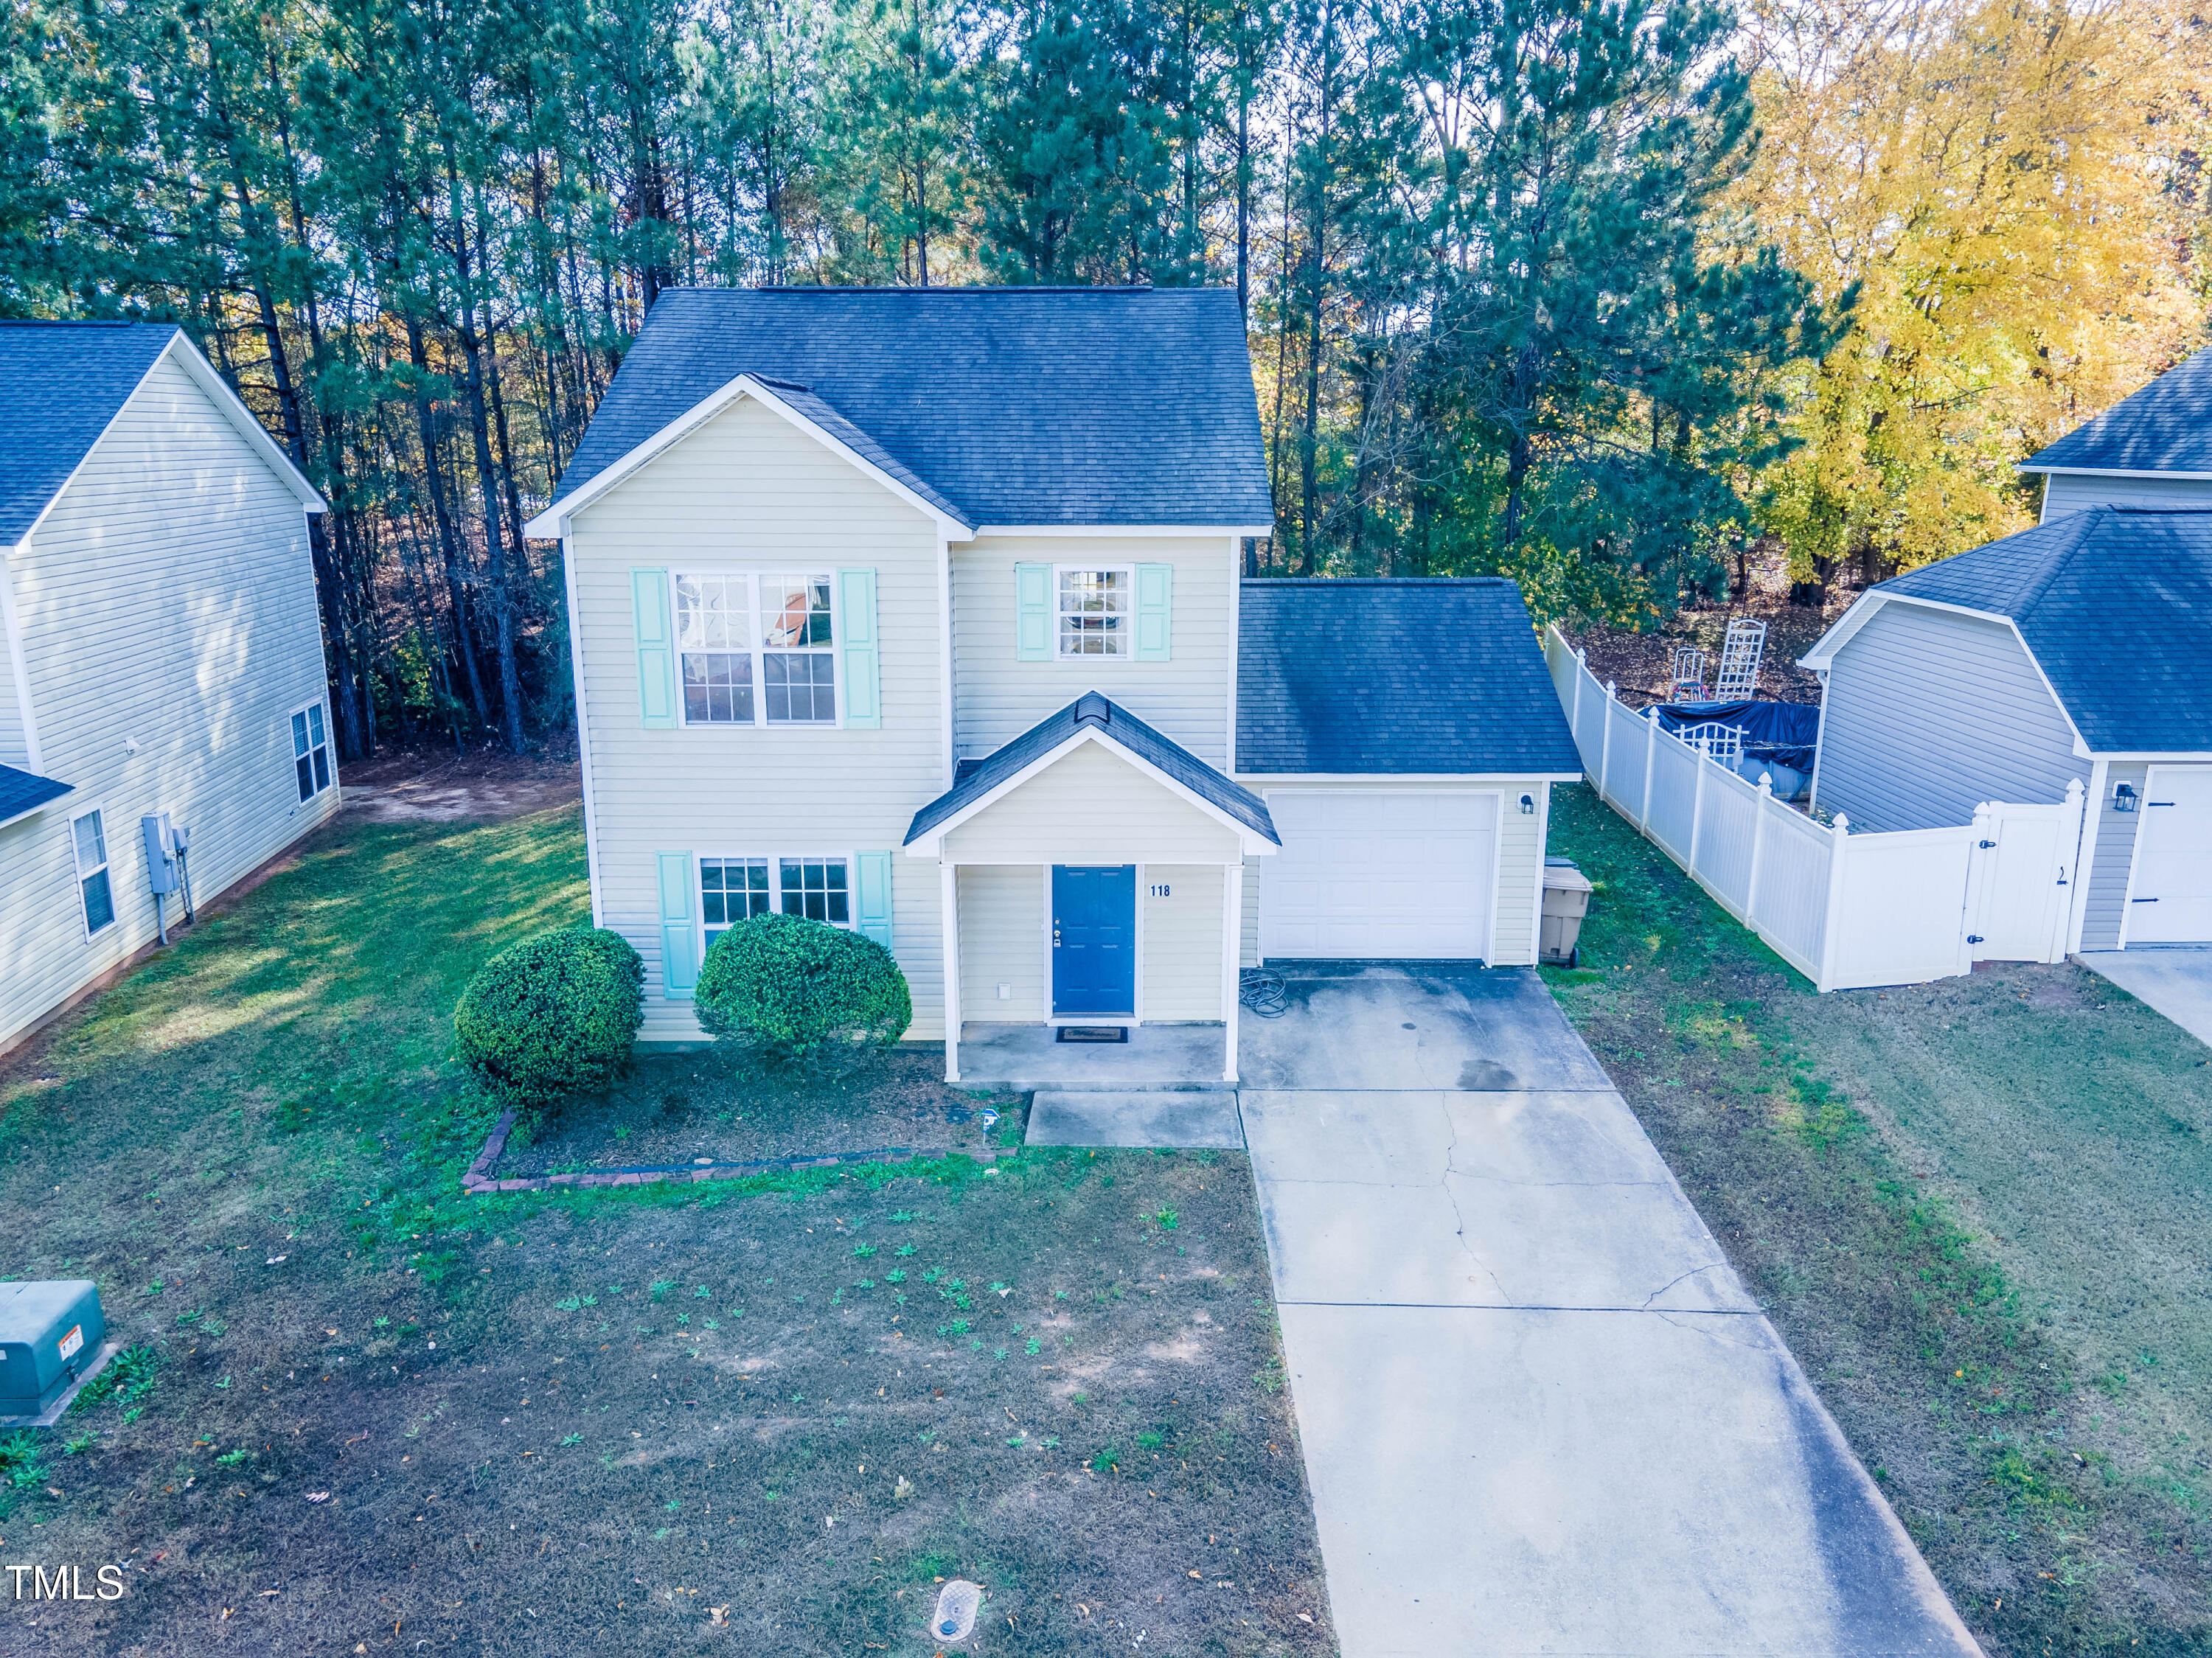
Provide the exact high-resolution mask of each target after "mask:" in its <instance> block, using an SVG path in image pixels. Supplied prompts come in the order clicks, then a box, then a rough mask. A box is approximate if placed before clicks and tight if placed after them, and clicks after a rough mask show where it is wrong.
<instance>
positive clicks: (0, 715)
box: [0, 553, 31, 767]
mask: <svg viewBox="0 0 2212 1658" xmlns="http://www.w3.org/2000/svg"><path fill="white" fill-rule="evenodd" d="M8 580H9V574H8V555H7V554H5V553H0V585H4V584H6V583H7V582H8ZM6 597H7V595H6V594H5V593H4V592H0V600H4V599H5V598H6ZM6 614H7V612H6V610H4V609H0V766H17V767H28V766H29V765H30V763H31V745H30V735H29V731H28V728H27V726H25V725H24V723H23V709H22V706H21V702H20V701H18V700H17V698H16V695H15V657H14V655H13V654H12V653H10V650H9V644H8V629H7V628H6V626H5V625H4V618H5V616H6Z"/></svg>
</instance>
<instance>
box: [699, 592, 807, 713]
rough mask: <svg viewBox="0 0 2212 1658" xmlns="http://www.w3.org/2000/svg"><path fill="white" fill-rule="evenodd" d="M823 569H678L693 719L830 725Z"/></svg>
mask: <svg viewBox="0 0 2212 1658" xmlns="http://www.w3.org/2000/svg"><path fill="white" fill-rule="evenodd" d="M829 589H830V582H829V577H828V576H827V575H820V574H813V575H810V574H803V573H801V574H786V575H758V576H755V575H679V576H678V577H677V578H676V645H677V650H678V653H679V655H680V656H681V657H682V659H683V671H684V722H685V723H686V724H687V725H693V726H755V725H769V726H834V725H835V724H836V723H837V666H836V653H835V652H834V650H833V649H832V645H833V642H834V627H833V621H834V618H833V617H832V616H831V614H830V603H829Z"/></svg>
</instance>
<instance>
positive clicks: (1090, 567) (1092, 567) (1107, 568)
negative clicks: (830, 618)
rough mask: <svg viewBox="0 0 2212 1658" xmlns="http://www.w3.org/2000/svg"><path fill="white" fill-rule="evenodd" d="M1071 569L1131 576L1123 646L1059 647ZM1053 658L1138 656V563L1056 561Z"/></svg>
mask: <svg viewBox="0 0 2212 1658" xmlns="http://www.w3.org/2000/svg"><path fill="white" fill-rule="evenodd" d="M1070 570H1077V571H1081V572H1083V573H1084V574H1117V575H1121V576H1126V577H1127V578H1128V584H1129V585H1128V587H1127V592H1128V595H1129V608H1128V609H1127V610H1120V611H1116V612H1115V614H1116V615H1118V616H1120V617H1121V621H1122V623H1124V624H1125V625H1123V626H1121V627H1120V628H1117V629H1115V631H1114V637H1115V638H1116V639H1118V640H1120V641H1121V649H1120V650H1118V651H1106V652H1103V653H1099V654H1097V655H1087V654H1082V653H1077V652H1073V651H1063V650H1062V649H1060V616H1061V614H1062V613H1061V610H1060V576H1061V575H1062V574H1064V573H1066V572H1067V571H1070ZM1078 614H1079V613H1078ZM830 626H831V627H833V628H834V627H835V626H836V623H835V622H832V623H830ZM1052 659H1053V660H1054V661H1055V662H1077V663H1083V662H1133V661H1135V660H1136V659H1137V567H1136V566H1135V565H1134V564H1119V563H1093V562H1077V563H1073V564H1055V565H1054V566H1053V567H1052Z"/></svg>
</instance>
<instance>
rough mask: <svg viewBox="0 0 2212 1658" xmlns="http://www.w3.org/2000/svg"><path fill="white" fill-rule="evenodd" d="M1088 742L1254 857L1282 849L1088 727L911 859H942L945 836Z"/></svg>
mask: <svg viewBox="0 0 2212 1658" xmlns="http://www.w3.org/2000/svg"><path fill="white" fill-rule="evenodd" d="M1085 743H1096V744H1099V745H1100V746H1101V747H1103V748H1104V749H1106V750H1108V751H1109V753H1111V754H1112V755H1114V756H1115V758H1116V759H1120V760H1126V761H1127V762H1128V763H1129V764H1130V765H1132V766H1133V767H1134V768H1136V769H1137V770H1138V771H1139V772H1141V773H1142V774H1144V775H1145V776H1146V777H1149V778H1150V779H1152V781H1153V782H1155V783H1158V784H1159V785H1160V786H1162V787H1163V788H1164V789H1166V790H1167V791H1168V792H1169V793H1171V794H1175V795H1176V796H1179V797H1180V798H1181V799H1184V800H1187V801H1188V802H1189V803H1190V804H1191V805H1194V806H1195V807H1197V808H1198V809H1199V811H1202V812H1204V813H1205V814H1206V816H1207V817H1211V818H1212V820H1213V821H1214V822H1215V823H1218V824H1220V825H1221V827H1222V828H1224V829H1227V830H1228V831H1229V832H1230V833H1231V834H1232V835H1236V836H1237V841H1238V844H1239V845H1240V847H1242V849H1243V851H1244V852H1246V853H1250V854H1254V855H1258V856H1265V855H1266V854H1267V853H1273V852H1274V851H1276V850H1277V849H1278V848H1277V846H1276V843H1275V842H1274V841H1270V840H1268V839H1267V836H1265V835H1261V834H1260V833H1259V832H1258V831H1257V830H1256V829H1252V828H1251V827H1249V825H1247V824H1245V823H1240V822H1238V821H1237V819H1236V818H1234V817H1231V816H1230V815H1229V814H1228V813H1227V812H1225V811H1222V810H1221V808H1220V807H1218V806H1217V805H1214V804H1213V802H1212V801H1211V800H1209V799H1206V797H1205V796H1204V795H1202V794H1200V793H1198V792H1197V791H1196V790H1195V789H1193V788H1190V787H1189V786H1187V785H1185V784H1184V783H1183V782H1182V781H1181V780H1179V779H1176V778H1174V777H1170V776H1169V775H1168V774H1167V773H1165V772H1164V771H1162V770H1161V769H1160V768H1158V766H1155V765H1153V764H1152V762H1150V761H1149V760H1146V758H1145V757H1144V756H1142V755H1140V754H1135V753H1133V752H1131V751H1130V750H1129V748H1128V747H1127V745H1126V744H1122V743H1120V742H1117V741H1115V738H1114V737H1113V735H1112V734H1111V733H1110V732H1105V731H1102V730H1101V729H1099V728H1098V727H1097V726H1085V727H1084V728H1083V729H1082V730H1080V731H1079V732H1075V733H1074V734H1073V736H1071V737H1069V738H1067V739H1066V741H1064V742H1062V743H1060V744H1056V745H1054V747H1052V748H1050V749H1048V750H1045V752H1044V753H1042V754H1041V755H1039V756H1037V757H1036V759H1034V760H1032V761H1030V763H1029V764H1028V765H1026V766H1024V767H1023V768H1021V769H1020V770H1019V771H1018V772H1016V773H1015V774H1013V775H1012V777H1009V778H1007V779H1006V781H1004V782H1003V783H1000V784H999V785H998V786H996V787H995V788H994V789H992V790H991V791H990V792H989V793H987V794H981V795H978V796H977V797H976V798H975V799H973V800H970V801H969V803H968V804H967V805H964V806H963V807H961V808H960V810H959V811H956V812H954V813H953V814H952V816H951V817H948V818H946V819H945V821H944V822H943V823H939V824H938V825H936V826H935V827H934V828H933V829H931V830H930V831H929V833H928V834H927V835H923V836H922V837H921V839H920V840H918V841H915V842H913V844H911V845H910V846H908V847H907V849H906V853H907V856H908V857H909V858H939V857H941V854H942V852H943V847H944V842H945V836H946V835H950V834H951V833H952V831H953V830H955V829H958V828H959V827H960V826H961V825H962V824H963V823H966V822H967V821H968V820H969V818H971V817H975V814H976V813H978V812H980V811H983V810H984V809H985V808H987V807H989V806H993V805H997V804H998V803H999V802H1000V801H1001V800H1003V799H1006V797H1007V796H1008V795H1010V794H1012V793H1013V792H1014V791H1015V790H1016V789H1018V788H1019V787H1021V786H1022V785H1023V784H1024V783H1026V782H1028V781H1029V780H1030V779H1031V778H1032V777H1035V776H1036V774H1038V773H1039V772H1041V771H1042V770H1044V769H1045V768H1047V767H1048V766H1050V765H1053V764H1054V763H1055V762H1058V761H1060V760H1061V759H1064V758H1065V757H1066V756H1068V755H1070V754H1072V753H1073V752H1074V751H1075V750H1077V749H1079V748H1081V747H1082V746H1083V745H1084V744H1085Z"/></svg>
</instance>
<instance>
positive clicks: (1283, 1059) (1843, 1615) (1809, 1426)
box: [1240, 969, 1978, 1658]
mask: <svg viewBox="0 0 2212 1658" xmlns="http://www.w3.org/2000/svg"><path fill="white" fill-rule="evenodd" d="M1290 991H1291V1011H1290V1012H1289V1013H1288V1014H1287V1015H1286V1016H1285V1017H1283V1018H1281V1019H1279V1020H1275V1021H1270V1022H1264V1023H1263V1022H1261V1021H1258V1020H1250V1021H1247V1022H1246V1023H1245V1025H1244V1028H1243V1041H1242V1044H1241V1053H1242V1063H1243V1070H1244V1073H1245V1078H1246V1086H1247V1089H1248V1091H1247V1092H1245V1093H1244V1094H1243V1095H1242V1096H1241V1098H1240V1104H1241V1108H1242V1112H1243V1120H1244V1132H1245V1136H1246V1139H1247V1140H1248V1142H1249V1145H1250V1149H1251V1154H1252V1163H1253V1171H1254V1175H1255V1179H1256V1180H1257V1182H1258V1186H1259V1192H1260V1203H1261V1213H1262V1217H1263V1219H1264V1222H1265V1224H1266V1228H1267V1249H1268V1257H1269V1260H1270V1261H1271V1262H1272V1264H1273V1273H1274V1280H1275V1296H1276V1301H1277V1303H1278V1305H1279V1307H1280V1309H1281V1315H1282V1324H1283V1344H1284V1348H1285V1356H1286V1362H1287V1364H1288V1368H1289V1373H1290V1382H1291V1393H1292V1397H1293V1400H1294V1403H1295V1406H1296V1409H1297V1420H1298V1430H1299V1433H1300V1436H1301V1437H1302V1440H1303V1443H1304V1452H1305V1459H1306V1469H1307V1474H1308V1478H1309V1480H1310V1484H1311V1486H1312V1490H1313V1496H1314V1508H1315V1514H1316V1522H1317V1525H1318V1527H1319V1531H1320V1535H1321V1545H1322V1556H1323V1558H1324V1560H1325V1563H1326V1564H1327V1567H1328V1588H1329V1600H1330V1605H1331V1607H1332V1610H1333V1612H1334V1618H1335V1623H1336V1630H1337V1635H1338V1637H1339V1639H1340V1642H1341V1643H1342V1645H1343V1650H1344V1652H1345V1654H1346V1658H1384V1655H1389V1658H1398V1655H1421V1658H1447V1655H1473V1654H1509V1653H1510V1654H1534V1653H1543V1654H1576V1655H1591V1654H1601V1653H1602V1654H1622V1655H1631V1654H1632V1655H1638V1658H1678V1655H1679V1658H1689V1655H1692V1654H1695V1655H1722V1654H1727V1655H1735V1654H1745V1655H1749V1654H1761V1655H1778V1654H1790V1655H1799V1658H1814V1655H1819V1658H1844V1655H1850V1658H1875V1655H1885V1654H1902V1653H1912V1654H1946V1655H1966V1654H1974V1653H1976V1652H1978V1648H1977V1647H1976V1646H1975V1644H1974V1642H1973V1639H1972V1637H1971V1636H1970V1635H1969V1634H1968V1633H1967V1632H1966V1628H1965V1626H1964V1625H1961V1624H1960V1621H1959V1619H1958V1617H1957V1615H1956V1614H1955V1613H1954V1612H1953V1611H1952V1609H1951V1606H1950V1605H1949V1603H1948V1601H1947V1600H1945V1599H1944V1597H1943V1594H1942V1590H1941V1589H1940V1588H1938V1587H1937V1585H1936V1582H1935V1579H1934V1578H1933V1577H1932V1576H1930V1575H1929V1571H1928V1569H1927V1567H1926V1566H1925V1565H1924V1564H1923V1563H1922V1561H1921V1559H1920V1557H1919V1556H1918V1554H1917V1553H1916V1552H1914V1550H1913V1548H1912V1546H1911V1542H1910V1540H1908V1539H1907V1538H1906V1536H1905V1532H1904V1530H1903V1528H1902V1527H1900V1526H1899V1524H1898V1522H1897V1521H1896V1518H1895V1517H1894V1516H1893V1515H1892V1514H1891V1512H1890V1510H1889V1509H1888V1507H1887V1504H1886V1503H1883V1501H1882V1499H1881V1497H1880V1495H1879V1494H1878V1493H1877V1492H1876V1491H1875V1486H1874V1484H1873V1482H1872V1481H1871V1480H1870V1479H1869V1478H1868V1477H1867V1475H1866V1473H1864V1472H1863V1470H1862V1469H1861V1468H1860V1467H1859V1465H1858V1463H1857V1461H1855V1460H1854V1459H1853V1457H1852V1456H1851V1454H1850V1449H1849V1448H1848V1447H1846V1445H1845V1444H1844V1440H1843V1437H1842V1436H1841V1435H1840V1434H1839V1433H1838V1431H1837V1429H1836V1426H1835V1424H1834V1423H1833V1422H1832V1420H1831V1419H1830V1418H1829V1417H1828V1414H1827V1412H1826V1410H1825V1409H1824V1408H1823V1407H1822V1406H1821V1404H1820V1400H1819V1399H1818V1398H1817V1397H1816V1396H1815V1395H1814V1393H1813V1390H1812V1388H1810V1386H1809V1385H1808V1383H1807V1382H1806V1380H1805V1377H1804V1376H1803V1375H1802V1372H1800V1370H1798V1368H1797V1365H1796V1361H1795V1360H1794V1359H1792V1358H1791V1357H1790V1353H1789V1351H1788V1350H1787V1349H1786V1348H1785V1347H1784V1345H1782V1342H1781V1340H1780V1339H1779V1338H1778V1336H1777V1335H1776V1334H1775V1333H1774V1330H1773V1328H1772V1327H1771V1326H1770V1325H1769V1324H1768V1323H1767V1321H1766V1320H1765V1317H1764V1316H1763V1315H1761V1314H1760V1313H1759V1310H1758V1309H1757V1307H1756V1306H1755V1305H1754V1303H1753V1302H1752V1301H1751V1299H1750V1298H1749V1297H1747V1295H1746V1294H1745V1292H1744V1290H1743V1286H1742V1285H1741V1284H1740V1283H1739V1282H1738V1281H1737V1279H1736V1277H1735V1272H1733V1271H1732V1270H1731V1269H1730V1268H1729V1266H1728V1264H1727V1261H1726V1260H1725V1259H1724V1257H1723V1255H1722V1254H1721V1251H1720V1249H1719V1248H1718V1247H1717V1245H1716V1243H1715V1242H1714V1241H1713V1239H1712V1237H1711V1235H1710V1234H1709V1233H1708V1232H1707V1231H1706V1230H1705V1226H1704V1224H1703V1223H1702V1222H1701V1221H1700V1220H1699V1218H1698V1216H1697V1213H1696V1212H1695V1211H1694V1210H1692V1208H1691V1206H1690V1205H1689V1203H1688V1201H1687V1200H1686V1199H1685V1198H1684V1197H1683V1195H1682V1193H1681V1190H1680V1187H1678V1186H1677V1185H1676V1184H1675V1183H1674V1178H1673V1176H1672V1175H1670V1174H1669V1173H1668V1169H1667V1168H1666V1165H1665V1164H1664V1163H1662V1161H1661V1159H1660V1157H1659V1155H1658V1153H1657V1152H1656V1151H1655V1150H1654V1149H1653V1147H1652V1145H1651V1143H1650V1140H1649V1139H1647V1138H1646V1137H1645V1135H1644V1131H1643V1128H1642V1127H1641V1125H1640V1124H1638V1121H1636V1118H1635V1117H1634V1115H1633V1114H1632V1113H1631V1112H1630V1111H1629V1109H1628V1108H1627V1106H1626V1103H1625V1102H1623V1101H1622V1100H1621V1098H1620V1096H1619V1095H1618V1094H1617V1093H1615V1092H1613V1089H1612V1086H1611V1084H1610V1083H1609V1081H1608V1079H1607V1077H1606V1075H1605V1073H1604V1072H1603V1070H1602V1069H1601V1067H1600V1066H1598V1064H1597V1062H1596V1061H1595V1060H1594V1059H1593V1058H1592V1057H1591V1055H1590V1054H1589V1050H1588V1049H1587V1048H1584V1047H1583V1044H1582V1042H1581V1041H1580V1039H1579V1038H1577V1036H1576V1035H1575V1034H1574V1032H1573V1031H1572V1029H1570V1028H1569V1026H1568V1025H1567V1023H1566V1021H1565V1018H1564V1017H1561V1015H1560V1013H1559V1009H1558V1007H1557V1006H1556V1005H1555V1004H1554V1003H1553V1001H1552V999H1551V997H1550V995H1549V993H1547V991H1546V990H1545V989H1544V987H1543V985H1542V983H1541V981H1540V980H1539V979H1538V978H1537V977H1536V975H1534V974H1533V973H1528V972H1510V971H1506V972H1496V973H1480V972H1469V973H1466V974H1461V975H1415V974H1413V973H1410V972H1405V971H1400V970H1396V969H1352V970H1343V969H1340V970H1337V971H1334V972H1329V971H1326V970H1322V971H1317V972H1315V973H1313V974H1311V975H1302V976H1297V977H1293V978H1292V979H1291V981H1290Z"/></svg>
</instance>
